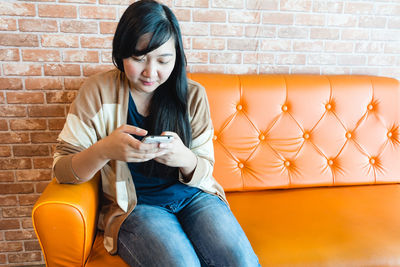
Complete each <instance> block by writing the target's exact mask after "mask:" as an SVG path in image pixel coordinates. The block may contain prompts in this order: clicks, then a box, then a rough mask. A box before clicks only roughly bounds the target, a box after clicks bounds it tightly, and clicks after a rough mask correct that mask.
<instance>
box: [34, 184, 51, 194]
mask: <svg viewBox="0 0 400 267" xmlns="http://www.w3.org/2000/svg"><path fill="white" fill-rule="evenodd" d="M49 183H50V181H46V182H37V183H35V188H36V191H35V192H36V193H42V192H43V191H44V190H45V189H46V187H47V186H48V185H49Z"/></svg>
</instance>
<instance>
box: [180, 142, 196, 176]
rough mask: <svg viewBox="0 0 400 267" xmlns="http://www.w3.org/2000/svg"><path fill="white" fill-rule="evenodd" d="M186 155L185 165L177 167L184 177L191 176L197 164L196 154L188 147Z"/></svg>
mask: <svg viewBox="0 0 400 267" xmlns="http://www.w3.org/2000/svg"><path fill="white" fill-rule="evenodd" d="M187 151H188V155H187V157H186V159H187V160H186V161H185V163H186V164H185V166H182V167H180V168H179V170H180V172H181V173H182V175H183V176H184V177H186V178H189V177H191V176H192V174H193V172H194V170H195V169H196V166H197V156H196V155H195V154H194V153H193V152H192V151H191V150H190V149H189V148H188V150H187Z"/></svg>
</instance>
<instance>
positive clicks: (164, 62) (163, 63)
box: [159, 60, 169, 65]
mask: <svg viewBox="0 0 400 267" xmlns="http://www.w3.org/2000/svg"><path fill="white" fill-rule="evenodd" d="M159 62H160V64H162V65H166V64H168V63H169V60H168V61H159Z"/></svg>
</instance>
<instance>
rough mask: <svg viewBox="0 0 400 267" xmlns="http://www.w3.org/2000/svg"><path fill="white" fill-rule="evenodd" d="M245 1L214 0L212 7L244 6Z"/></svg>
mask: <svg viewBox="0 0 400 267" xmlns="http://www.w3.org/2000/svg"><path fill="white" fill-rule="evenodd" d="M244 2H245V1H244V0H214V1H212V7H220V8H243V7H244Z"/></svg>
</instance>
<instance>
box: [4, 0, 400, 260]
mask: <svg viewBox="0 0 400 267" xmlns="http://www.w3.org/2000/svg"><path fill="white" fill-rule="evenodd" d="M129 2H130V1H128V0H37V1H29V0H27V1H1V0H0V74H1V77H0V89H1V91H0V265H10V266H13V265H23V264H41V263H43V260H42V255H41V252H40V247H39V245H38V242H37V240H36V238H35V234H34V231H33V228H32V222H31V219H30V214H31V211H32V206H33V204H34V203H35V201H36V200H37V198H38V197H39V195H40V193H41V192H42V191H43V190H44V188H45V187H46V185H47V184H48V182H49V181H50V179H51V178H52V173H51V169H50V168H51V163H52V158H51V155H52V152H53V149H54V143H55V140H56V137H57V135H58V133H59V131H60V129H61V128H62V126H63V123H64V118H65V115H66V113H67V110H68V105H69V103H70V102H71V101H72V100H73V99H74V97H75V95H76V90H77V89H78V88H79V85H80V84H81V82H82V81H83V80H84V79H85V77H87V76H89V75H92V74H94V73H96V72H99V71H102V70H106V69H109V68H112V64H111V50H110V48H111V42H112V37H113V32H114V29H115V26H116V23H117V21H118V18H119V17H120V16H121V14H122V12H123V11H124V10H125V8H126V6H127V5H128V4H129ZM163 2H164V3H166V4H167V5H169V6H170V7H172V8H173V10H174V11H175V13H176V15H177V16H178V18H179V20H180V21H181V26H182V32H183V35H184V44H185V48H186V52H187V58H188V62H189V67H188V69H189V70H190V71H191V72H225V73H320V74H331V73H335V74H347V73H350V74H375V75H383V76H390V77H395V78H400V56H399V53H400V2H399V1H398V0H394V1H388V0H386V1H383V0H382V1H367V0H357V1H317V0H315V1H312V0H304V1H300V0H297V1H293V0H292V1H289V0H280V1H279V0H268V1H267V0H247V1H246V0H169V1H163Z"/></svg>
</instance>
